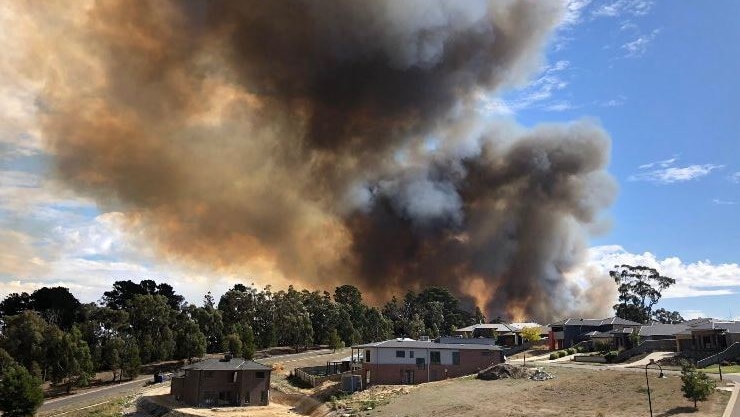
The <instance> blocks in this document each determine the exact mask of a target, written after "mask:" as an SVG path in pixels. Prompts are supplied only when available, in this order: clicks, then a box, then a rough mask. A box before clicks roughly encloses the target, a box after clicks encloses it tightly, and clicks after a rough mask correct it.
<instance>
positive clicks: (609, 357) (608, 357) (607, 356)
mask: <svg viewBox="0 0 740 417" xmlns="http://www.w3.org/2000/svg"><path fill="white" fill-rule="evenodd" d="M617 355H619V351H617V350H612V351H610V352H607V353H606V354H605V355H604V359H606V361H607V362H611V361H613V360H614V358H616V357H617Z"/></svg>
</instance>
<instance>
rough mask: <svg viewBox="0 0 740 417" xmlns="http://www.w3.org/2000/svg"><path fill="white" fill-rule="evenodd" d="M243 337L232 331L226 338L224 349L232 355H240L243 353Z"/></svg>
mask: <svg viewBox="0 0 740 417" xmlns="http://www.w3.org/2000/svg"><path fill="white" fill-rule="evenodd" d="M242 347H243V344H242V339H241V338H239V335H238V334H236V333H231V334H230V335H228V336H226V338H225V339H224V351H226V352H229V353H231V354H232V355H239V354H241V353H242Z"/></svg>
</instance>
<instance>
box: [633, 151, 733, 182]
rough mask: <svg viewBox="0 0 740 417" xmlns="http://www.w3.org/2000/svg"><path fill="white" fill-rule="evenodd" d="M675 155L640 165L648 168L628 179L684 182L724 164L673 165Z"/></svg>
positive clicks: (719, 167)
mask: <svg viewBox="0 0 740 417" xmlns="http://www.w3.org/2000/svg"><path fill="white" fill-rule="evenodd" d="M677 160H678V158H677V157H673V158H671V159H666V160H663V161H656V162H650V163H647V164H643V165H640V167H639V168H640V169H641V170H643V171H644V170H648V169H651V170H650V171H645V172H640V173H637V174H634V175H632V176H630V177H629V178H628V179H629V180H630V181H647V182H652V183H656V184H673V183H677V182H686V181H691V180H695V179H697V178H701V177H705V176H707V175H709V174H710V173H712V171H715V170H718V169H722V168H724V165H717V164H693V165H687V166H683V167H682V166H673V165H674V164H675V163H676V161H677Z"/></svg>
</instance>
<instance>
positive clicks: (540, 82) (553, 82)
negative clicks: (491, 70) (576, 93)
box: [478, 60, 573, 115]
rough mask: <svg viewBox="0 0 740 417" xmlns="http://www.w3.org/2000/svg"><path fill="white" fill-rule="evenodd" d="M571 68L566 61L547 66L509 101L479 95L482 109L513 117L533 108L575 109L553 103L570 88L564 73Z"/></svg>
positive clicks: (548, 109) (570, 106)
mask: <svg viewBox="0 0 740 417" xmlns="http://www.w3.org/2000/svg"><path fill="white" fill-rule="evenodd" d="M569 68H570V62H569V61H566V60H559V61H556V62H554V63H552V64H551V65H548V66H545V67H544V68H542V70H541V71H540V74H539V76H538V77H537V78H536V79H535V80H534V81H532V82H531V83H529V84H528V85H527V86H526V87H525V88H523V89H522V90H520V92H519V93H518V94H517V95H516V96H515V97H513V98H511V99H508V100H505V99H502V98H500V97H494V96H486V95H485V94H479V96H478V99H479V101H480V103H481V106H480V109H481V111H483V112H486V113H489V114H498V115H512V114H516V113H517V112H519V111H521V110H527V109H531V108H542V109H544V110H547V111H563V110H567V109H569V108H573V106H572V105H570V104H569V103H567V102H566V101H556V102H552V101H551V100H552V99H553V98H554V96H555V94H557V92H559V91H562V90H564V89H565V88H566V87H567V86H568V82H567V81H566V80H565V79H564V77H563V73H564V72H566V71H567V70H568V69H569ZM567 106H569V107H567Z"/></svg>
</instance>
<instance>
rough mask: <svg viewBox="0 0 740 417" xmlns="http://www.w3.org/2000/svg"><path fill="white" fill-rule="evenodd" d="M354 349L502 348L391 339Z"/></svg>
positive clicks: (497, 348) (357, 346) (498, 348)
mask: <svg viewBox="0 0 740 417" xmlns="http://www.w3.org/2000/svg"><path fill="white" fill-rule="evenodd" d="M352 348H354V349H367V348H381V349H453V350H501V348H500V347H498V346H492V345H479V344H470V343H437V342H422V341H419V340H409V339H403V340H399V339H390V340H384V341H382V342H375V343H366V344H364V345H356V346H352Z"/></svg>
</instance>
